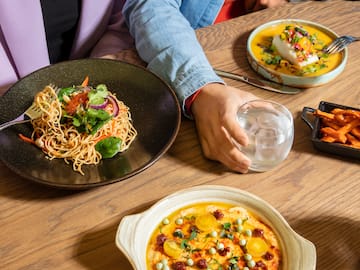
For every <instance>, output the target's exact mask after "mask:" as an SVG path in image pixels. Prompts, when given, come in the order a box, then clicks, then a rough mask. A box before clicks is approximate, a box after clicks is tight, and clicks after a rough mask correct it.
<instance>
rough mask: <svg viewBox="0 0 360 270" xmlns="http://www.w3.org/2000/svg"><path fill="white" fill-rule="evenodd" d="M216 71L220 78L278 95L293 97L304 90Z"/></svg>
mask: <svg viewBox="0 0 360 270" xmlns="http://www.w3.org/2000/svg"><path fill="white" fill-rule="evenodd" d="M214 71H215V73H216V74H217V75H219V76H222V77H225V78H229V79H233V80H238V81H242V82H246V83H248V84H251V85H253V86H256V87H260V88H262V89H265V90H269V91H273V92H277V93H282V94H291V95H293V94H297V93H299V92H301V90H302V89H300V88H295V87H289V86H286V85H282V84H278V83H274V82H270V81H267V80H261V79H254V78H249V77H246V76H242V75H238V74H235V73H231V72H227V71H223V70H219V69H214Z"/></svg>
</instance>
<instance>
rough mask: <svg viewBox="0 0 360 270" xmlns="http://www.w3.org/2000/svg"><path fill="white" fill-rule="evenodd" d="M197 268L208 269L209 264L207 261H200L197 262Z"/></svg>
mask: <svg viewBox="0 0 360 270" xmlns="http://www.w3.org/2000/svg"><path fill="white" fill-rule="evenodd" d="M196 266H197V267H199V268H200V269H206V268H207V262H206V260H205V259H200V260H198V261H197V263H196Z"/></svg>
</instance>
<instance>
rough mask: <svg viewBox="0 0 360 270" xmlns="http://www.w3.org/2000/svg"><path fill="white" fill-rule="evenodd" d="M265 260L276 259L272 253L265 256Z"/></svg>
mask: <svg viewBox="0 0 360 270" xmlns="http://www.w3.org/2000/svg"><path fill="white" fill-rule="evenodd" d="M263 258H264V259H265V260H267V261H271V260H272V259H273V258H274V255H273V254H272V253H270V252H266V253H265V254H264V255H263Z"/></svg>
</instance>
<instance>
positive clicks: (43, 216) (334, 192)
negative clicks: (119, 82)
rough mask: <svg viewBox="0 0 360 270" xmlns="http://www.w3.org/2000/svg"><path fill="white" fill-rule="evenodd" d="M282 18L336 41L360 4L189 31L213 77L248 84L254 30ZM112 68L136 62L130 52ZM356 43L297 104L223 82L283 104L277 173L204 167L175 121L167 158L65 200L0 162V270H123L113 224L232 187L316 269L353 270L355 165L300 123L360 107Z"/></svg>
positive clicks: (357, 200)
mask: <svg viewBox="0 0 360 270" xmlns="http://www.w3.org/2000/svg"><path fill="white" fill-rule="evenodd" d="M281 18H301V19H306V20H312V21H315V22H318V23H321V24H323V25H326V26H328V27H330V28H332V29H333V30H334V31H335V32H337V33H339V34H349V33H352V34H354V35H357V36H360V20H359V18H360V2H355V1H344V2H343V1H342V2H338V1H328V2H306V3H300V4H287V5H286V6H285V7H283V8H280V9H269V10H264V11H261V12H257V13H253V14H250V15H246V16H244V17H240V18H237V19H234V20H231V21H228V22H226V23H222V24H219V25H216V26H212V27H208V28H204V29H200V30H198V31H197V34H198V37H199V40H200V42H201V44H202V45H203V47H204V49H205V51H206V53H207V56H208V57H209V60H210V62H211V63H212V64H213V66H214V67H216V68H222V69H225V70H228V71H233V72H238V73H245V74H247V75H251V76H257V75H256V74H255V73H254V72H253V71H252V70H251V69H250V67H249V65H248V63H247V61H246V58H245V43H246V39H247V37H248V35H249V32H250V31H251V30H252V29H253V28H254V27H256V26H258V25H260V24H262V23H265V22H267V21H270V20H275V19H281ZM117 57H118V58H119V59H125V60H129V61H132V62H137V58H136V55H134V54H132V53H131V52H126V53H123V54H119V55H118V56H117ZM359 74H360V43H355V44H352V45H351V46H350V48H349V60H348V63H347V66H346V68H345V70H344V72H343V73H342V74H341V75H340V76H339V77H338V79H336V81H333V82H331V83H329V84H327V85H324V86H322V87H319V88H314V89H307V90H304V91H303V92H302V93H301V94H298V95H296V96H291V95H281V94H276V93H272V92H267V91H264V90H261V89H257V88H254V87H252V86H249V85H246V84H243V83H241V82H236V81H232V80H226V82H227V83H228V84H230V85H233V86H236V87H239V88H242V89H246V90H248V91H251V92H253V93H254V94H256V95H258V96H259V97H262V98H266V99H272V100H275V101H278V102H280V103H282V104H285V105H286V106H287V107H288V108H289V109H290V110H291V112H292V114H293V116H294V119H295V141H294V145H293V149H292V151H291V153H290V155H289V157H288V158H287V160H286V161H284V162H283V163H282V164H281V165H280V166H279V167H277V169H275V170H272V171H269V172H265V173H249V174H244V175H242V174H237V173H232V172H228V171H227V170H226V169H225V168H224V167H223V166H222V165H220V164H218V163H216V162H212V161H209V160H207V159H205V158H204V157H203V155H202V152H201V148H200V146H199V142H198V140H197V136H196V131H195V128H194V123H193V122H192V121H189V120H184V121H183V122H182V125H181V129H180V132H179V134H178V137H177V139H176V141H175V143H174V144H173V146H172V147H171V148H170V150H169V151H168V152H167V153H166V154H165V155H164V156H163V157H162V158H161V159H160V160H159V161H158V162H157V163H155V164H154V165H153V166H152V167H150V168H148V169H147V170H146V171H145V172H142V173H140V174H138V175H136V176H134V177H132V178H131V179H128V180H125V181H123V182H118V183H115V184H112V185H107V186H103V187H100V188H95V189H91V190H87V191H64V190H57V189H53V188H48V187H45V186H41V185H38V184H35V183H32V182H29V181H27V180H25V179H21V178H20V177H18V176H17V175H16V174H14V173H13V172H12V171H10V170H9V169H8V168H7V167H5V166H4V164H3V163H0V269H11V270H13V269H14V270H15V269H27V270H29V269H31V270H32V269H41V270H44V269H72V270H74V269H91V270H95V269H124V270H125V269H132V268H131V266H130V264H129V262H128V261H127V259H126V257H125V256H124V255H123V254H122V253H121V252H120V251H119V250H117V248H116V246H115V232H116V229H117V226H118V224H119V222H120V220H121V218H122V217H123V216H125V215H128V214H132V213H136V212H139V211H142V210H144V209H146V208H148V207H149V206H151V205H152V204H153V203H154V202H156V201H157V200H159V199H160V198H162V197H164V196H166V195H168V194H170V193H172V192H174V191H177V190H179V189H182V188H187V187H191V186H194V185H202V184H217V185H225V186H232V187H237V188H240V189H244V190H246V191H249V192H252V193H254V194H256V195H258V196H260V197H261V198H263V199H265V200H266V201H268V202H269V203H270V204H271V205H273V206H274V207H275V208H276V209H278V210H279V211H280V213H281V214H282V215H283V216H284V217H285V218H286V219H287V221H288V222H289V223H290V225H291V226H292V227H293V228H294V230H295V231H297V232H298V233H299V234H301V235H302V236H304V237H305V238H307V239H309V240H310V241H312V242H313V243H314V244H315V245H316V248H317V256H318V262H317V269H318V270H328V269H342V270H355V269H360V233H359V232H360V171H359V169H360V166H359V164H360V163H359V162H358V161H354V160H350V159H347V158H340V157H338V156H335V155H330V154H325V153H322V152H319V151H317V150H315V149H314V148H313V146H312V144H311V141H310V129H309V128H308V127H307V126H306V124H305V123H303V121H302V120H301V119H300V117H299V114H300V111H301V110H302V108H303V107H304V106H311V107H316V106H317V105H318V104H319V102H320V101H321V100H325V101H330V102H336V103H340V104H345V105H349V106H354V107H360V84H359Z"/></svg>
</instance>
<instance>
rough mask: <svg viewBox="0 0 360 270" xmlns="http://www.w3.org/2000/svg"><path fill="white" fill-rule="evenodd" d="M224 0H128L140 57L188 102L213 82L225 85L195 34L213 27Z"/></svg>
mask: <svg viewBox="0 0 360 270" xmlns="http://www.w3.org/2000/svg"><path fill="white" fill-rule="evenodd" d="M223 2H224V0H184V1H180V0H127V1H126V3H125V6H124V9H123V13H124V16H125V19H126V22H127V24H128V26H129V29H130V33H131V34H132V36H133V37H134V38H135V42H136V48H137V50H138V52H139V55H140V57H141V58H142V59H143V60H144V61H145V62H147V63H148V69H149V70H151V71H152V72H154V73H155V74H157V75H159V76H160V77H161V78H163V79H164V80H165V81H166V82H167V83H168V84H169V85H170V86H171V87H172V88H173V89H174V90H175V92H176V94H177V96H178V98H179V101H180V104H181V106H182V109H183V112H184V114H185V115H186V116H188V117H189V115H188V114H187V113H186V112H185V109H184V103H185V102H184V101H185V100H186V98H188V97H189V96H191V95H192V94H193V93H194V92H195V91H197V90H198V89H200V88H201V87H203V86H204V85H206V84H208V83H211V82H219V83H224V82H223V80H222V79H221V78H219V77H218V76H217V75H216V74H215V72H214V71H213V69H212V67H211V65H210V63H209V62H208V60H207V58H206V56H205V54H204V52H203V50H202V48H201V46H200V44H199V42H198V40H197V38H196V35H195V32H194V29H197V28H199V27H204V26H207V25H211V24H212V23H213V22H214V20H215V19H216V16H217V15H218V13H219V11H220V9H221V7H222V4H223Z"/></svg>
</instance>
